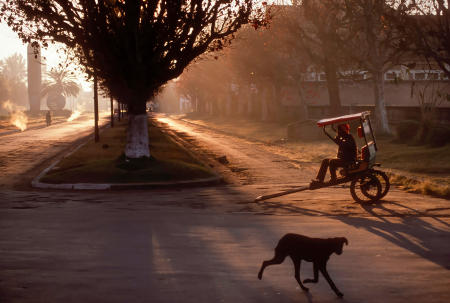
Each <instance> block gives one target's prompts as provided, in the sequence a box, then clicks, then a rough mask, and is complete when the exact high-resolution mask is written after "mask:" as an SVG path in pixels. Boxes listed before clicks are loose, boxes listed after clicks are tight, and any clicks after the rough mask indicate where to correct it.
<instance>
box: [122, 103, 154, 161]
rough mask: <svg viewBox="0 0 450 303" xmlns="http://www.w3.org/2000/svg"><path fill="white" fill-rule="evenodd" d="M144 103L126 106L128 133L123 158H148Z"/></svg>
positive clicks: (146, 122)
mask: <svg viewBox="0 0 450 303" xmlns="http://www.w3.org/2000/svg"><path fill="white" fill-rule="evenodd" d="M145 105H146V103H145V102H140V104H129V105H128V133H127V145H126V146H125V156H126V157H127V158H131V159H138V158H142V157H150V149H149V147H148V143H149V142H148V121H147V120H148V117H147V112H146V110H145Z"/></svg>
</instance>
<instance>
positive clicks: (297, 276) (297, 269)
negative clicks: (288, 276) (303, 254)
mask: <svg viewBox="0 0 450 303" xmlns="http://www.w3.org/2000/svg"><path fill="white" fill-rule="evenodd" d="M291 258H292V262H294V269H295V280H297V282H298V284H299V285H300V287H301V288H302V289H303V290H304V291H308V290H309V289H308V288H307V287H305V286H303V284H302V280H300V264H301V262H302V260H301V259H300V258H293V257H292V256H291Z"/></svg>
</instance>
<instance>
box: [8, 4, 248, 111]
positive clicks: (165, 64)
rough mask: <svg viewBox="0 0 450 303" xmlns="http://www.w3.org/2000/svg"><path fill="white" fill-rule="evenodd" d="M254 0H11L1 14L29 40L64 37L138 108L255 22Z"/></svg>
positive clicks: (113, 91) (121, 97)
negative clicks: (235, 34) (253, 20)
mask: <svg viewBox="0 0 450 303" xmlns="http://www.w3.org/2000/svg"><path fill="white" fill-rule="evenodd" d="M252 6H253V0H217V1H211V0H208V1H205V0H189V1H186V0H185V1H169V0H99V1H92V0H76V1H68V0H52V1H42V0H31V1H30V0H11V1H4V2H3V3H2V4H1V6H0V7H1V18H2V19H3V20H4V21H6V22H7V23H8V25H9V26H10V27H11V28H12V29H13V30H14V31H16V32H17V33H18V34H19V36H20V37H21V38H22V39H23V40H24V41H26V42H30V41H44V46H45V43H47V42H48V41H54V42H61V43H63V44H65V45H67V46H68V47H69V48H70V49H72V50H73V51H74V53H75V56H76V57H77V59H78V60H79V61H80V63H81V64H82V65H83V66H84V67H85V70H86V72H87V73H88V74H91V75H92V74H93V73H94V71H95V72H96V74H97V76H98V79H99V82H100V84H101V85H102V86H103V87H106V88H108V89H109V91H110V93H111V95H112V96H113V97H114V98H116V99H118V100H119V101H120V102H122V103H126V104H128V109H129V111H130V112H131V113H135V114H140V113H143V112H145V103H146V101H148V99H149V98H150V97H151V96H152V95H153V94H154V93H156V92H157V91H158V89H159V88H160V87H161V85H163V84H164V83H166V82H167V81H168V80H170V79H173V78H176V77H178V76H179V75H180V74H181V73H182V72H183V70H184V68H185V67H186V66H187V65H188V64H189V63H190V62H191V61H192V60H193V59H195V58H196V57H198V56H199V55H200V54H202V53H204V52H206V51H208V50H217V49H220V48H222V47H223V45H224V44H225V43H226V41H227V40H228V39H230V38H232V34H233V33H234V32H236V31H237V30H238V29H239V28H240V27H241V25H242V24H245V23H248V22H249V19H250V16H251V11H252Z"/></svg>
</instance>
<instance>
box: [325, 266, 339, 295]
mask: <svg viewBox="0 0 450 303" xmlns="http://www.w3.org/2000/svg"><path fill="white" fill-rule="evenodd" d="M319 269H320V272H321V273H322V275H323V276H324V277H325V279H326V280H327V281H328V284H330V286H331V289H333V290H334V292H335V293H336V295H337V296H338V297H343V296H344V294H343V293H341V292H340V291H339V289H337V287H336V285H334V283H333V280H331V277H330V275H329V274H328V272H327V267H326V265H323V266H320V267H319Z"/></svg>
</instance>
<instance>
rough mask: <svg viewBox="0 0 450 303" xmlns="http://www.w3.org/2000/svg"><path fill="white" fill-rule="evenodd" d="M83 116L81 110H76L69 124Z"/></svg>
mask: <svg viewBox="0 0 450 303" xmlns="http://www.w3.org/2000/svg"><path fill="white" fill-rule="evenodd" d="M80 115H81V112H80V111H79V110H75V111H74V112H73V113H72V114H71V115H70V117H69V118H68V119H67V121H68V122H70V121H73V120H75V119H77V118H78V117H79V116H80Z"/></svg>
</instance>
